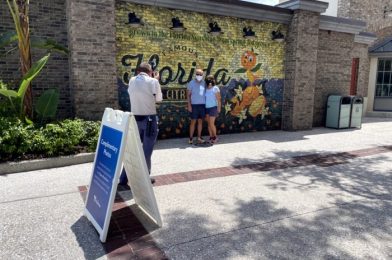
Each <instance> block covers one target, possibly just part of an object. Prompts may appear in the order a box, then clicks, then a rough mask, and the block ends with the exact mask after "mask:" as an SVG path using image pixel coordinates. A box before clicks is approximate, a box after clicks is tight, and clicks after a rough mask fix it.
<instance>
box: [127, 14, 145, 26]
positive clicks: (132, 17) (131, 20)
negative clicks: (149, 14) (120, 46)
mask: <svg viewBox="0 0 392 260" xmlns="http://www.w3.org/2000/svg"><path fill="white" fill-rule="evenodd" d="M127 24H129V25H130V26H132V27H140V26H142V25H143V24H142V22H141V20H140V18H139V17H137V16H136V14H135V12H132V13H129V14H128V23H127Z"/></svg>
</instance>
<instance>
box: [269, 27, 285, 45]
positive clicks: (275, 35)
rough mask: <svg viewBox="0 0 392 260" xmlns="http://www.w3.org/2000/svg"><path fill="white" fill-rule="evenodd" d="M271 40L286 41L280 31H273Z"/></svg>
mask: <svg viewBox="0 0 392 260" xmlns="http://www.w3.org/2000/svg"><path fill="white" fill-rule="evenodd" d="M271 39H272V40H273V41H276V42H283V41H284V35H283V34H282V33H281V32H280V31H279V30H277V31H272V32H271Z"/></svg>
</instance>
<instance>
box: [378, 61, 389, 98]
mask: <svg viewBox="0 0 392 260" xmlns="http://www.w3.org/2000/svg"><path fill="white" fill-rule="evenodd" d="M376 97H392V59H379V60H378V69H377V82H376Z"/></svg>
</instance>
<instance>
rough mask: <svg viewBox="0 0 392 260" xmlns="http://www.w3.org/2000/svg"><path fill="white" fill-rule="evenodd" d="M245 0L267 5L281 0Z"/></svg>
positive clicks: (275, 3)
mask: <svg viewBox="0 0 392 260" xmlns="http://www.w3.org/2000/svg"><path fill="white" fill-rule="evenodd" d="M243 1H246V2H253V3H259V4H265V5H277V4H278V3H279V0H243Z"/></svg>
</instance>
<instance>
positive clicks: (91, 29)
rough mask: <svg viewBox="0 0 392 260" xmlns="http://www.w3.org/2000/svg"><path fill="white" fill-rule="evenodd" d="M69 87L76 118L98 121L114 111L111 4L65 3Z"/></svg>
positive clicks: (103, 1) (82, 0)
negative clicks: (107, 112)
mask: <svg viewBox="0 0 392 260" xmlns="http://www.w3.org/2000/svg"><path fill="white" fill-rule="evenodd" d="M67 14H68V17H69V19H68V30H69V42H70V46H69V48H70V50H71V57H70V59H71V61H70V64H71V73H70V75H71V85H72V93H71V94H72V99H73V101H74V112H75V115H76V116H78V117H83V118H89V119H100V118H101V117H102V113H103V111H104V109H105V107H113V108H116V107H117V87H116V65H115V57H116V46H115V22H114V1H113V0H97V1H90V0H68V2H67Z"/></svg>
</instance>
